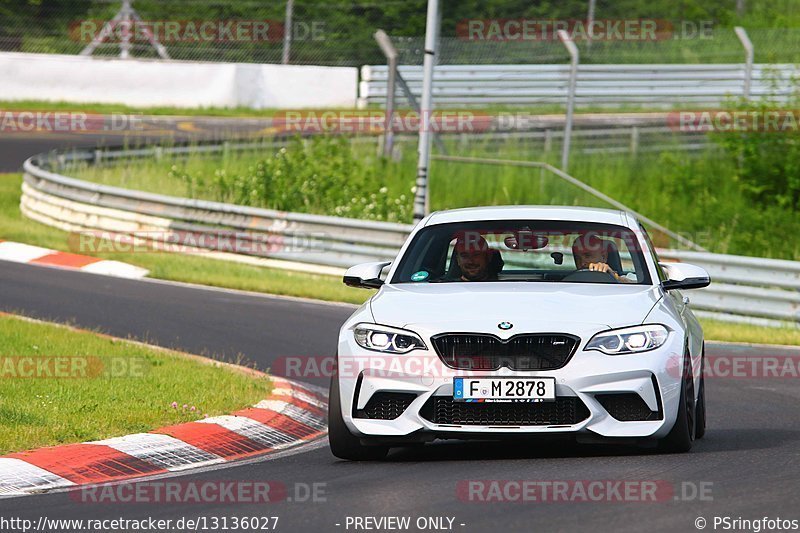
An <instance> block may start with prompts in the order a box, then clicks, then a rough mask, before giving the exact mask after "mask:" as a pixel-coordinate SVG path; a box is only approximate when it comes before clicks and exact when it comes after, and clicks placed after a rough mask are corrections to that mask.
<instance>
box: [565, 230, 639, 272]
mask: <svg viewBox="0 0 800 533" xmlns="http://www.w3.org/2000/svg"><path fill="white" fill-rule="evenodd" d="M605 244H606V241H604V240H603V239H601V238H600V237H598V236H597V235H595V234H594V233H585V234H583V235H581V236H580V237H578V238H577V239H575V241H574V242H573V243H572V258H573V259H574V260H575V268H577V269H578V270H590V271H593V272H607V273H608V274H611V276H613V277H614V279H615V280H617V281H618V282H619V283H633V281H632V280H630V279H628V278H626V277H624V276H620V275H619V274H618V273H617V272H615V271H614V270H613V269H612V268H611V267H610V266H608V251H607V249H606V246H605Z"/></svg>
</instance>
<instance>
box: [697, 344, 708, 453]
mask: <svg viewBox="0 0 800 533" xmlns="http://www.w3.org/2000/svg"><path fill="white" fill-rule="evenodd" d="M705 369H706V347H705V344H703V353H702V355H701V356H700V385H699V386H698V387H697V407H696V408H695V423H694V438H695V439H697V440H700V439H702V438H703V437H704V436H705V434H706V376H705Z"/></svg>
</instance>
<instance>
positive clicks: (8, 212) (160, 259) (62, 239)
mask: <svg viewBox="0 0 800 533" xmlns="http://www.w3.org/2000/svg"><path fill="white" fill-rule="evenodd" d="M21 184H22V177H21V176H20V175H19V174H0V239H3V240H7V241H17V242H24V243H27V244H32V245H35V246H44V247H46V248H53V249H55V250H64V251H74V250H70V247H69V233H67V232H65V231H61V230H58V229H55V228H51V227H48V226H45V225H43V224H39V223H38V222H33V221H31V220H28V219H26V218H24V217H23V216H22V214H21V213H20V211H19V199H20V186H21ZM92 255H95V256H97V257H102V258H104V259H115V260H117V261H124V262H126V263H130V264H134V265H137V266H141V267H144V268H147V269H148V270H150V276H151V277H153V278H159V279H166V280H174V281H183V282H188V283H201V284H204V285H213V286H215V287H228V288H232V289H240V290H248V291H257V292H265V293H270V294H279V295H287V296H300V297H306V298H316V299H319V300H330V301H343V302H350V303H359V304H360V303H361V302H363V301H364V300H366V299H367V297H368V296H369V294H368V292H367V291H364V290H359V289H352V288H349V287H346V286H344V285H343V284H342V282H341V280H340V279H339V278H337V277H333V276H323V275H314V274H301V273H298V272H292V271H288V270H280V269H273V268H264V267H256V266H250V265H242V264H237V263H230V262H226V261H219V260H215V259H209V258H205V257H202V256H183V255H177V254H168V253H128V252H103V253H97V254H92Z"/></svg>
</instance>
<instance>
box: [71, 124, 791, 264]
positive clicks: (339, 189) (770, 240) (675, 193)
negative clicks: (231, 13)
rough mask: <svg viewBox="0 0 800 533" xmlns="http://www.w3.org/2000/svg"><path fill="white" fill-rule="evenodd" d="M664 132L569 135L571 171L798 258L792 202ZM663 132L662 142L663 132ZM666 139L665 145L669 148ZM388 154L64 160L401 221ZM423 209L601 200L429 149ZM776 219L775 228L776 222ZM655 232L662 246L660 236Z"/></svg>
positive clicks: (135, 176)
mask: <svg viewBox="0 0 800 533" xmlns="http://www.w3.org/2000/svg"><path fill="white" fill-rule="evenodd" d="M674 141H675V140H674V139H670V138H666V139H665V140H664V142H665V143H666V145H667V148H665V149H664V150H662V151H661V152H658V153H647V152H645V153H639V154H637V155H630V154H591V155H587V154H585V153H581V152H580V150H579V149H580V146H577V147H576V148H577V149H576V150H575V153H574V154H573V156H572V158H571V161H570V173H571V174H572V175H574V176H576V177H577V178H578V179H580V180H582V181H584V182H585V183H587V184H589V185H591V186H593V187H595V188H597V189H599V190H600V191H602V192H604V193H606V194H608V195H609V196H611V197H613V198H615V199H617V200H619V201H621V202H623V203H624V204H626V205H628V206H629V207H630V208H632V209H634V210H636V211H638V212H640V213H642V214H644V215H645V216H648V217H650V218H651V219H653V220H655V221H657V222H659V223H661V224H663V225H664V226H666V227H668V228H670V229H672V230H673V231H677V232H679V233H682V234H685V235H686V236H688V237H689V238H690V239H692V240H693V241H695V242H697V243H698V244H700V245H701V246H703V247H705V248H707V249H709V250H710V251H713V252H717V253H729V254H737V255H749V256H760V257H775V258H783V259H792V260H797V259H800V240H797V239H786V238H785V235H787V234H788V235H794V234H798V233H800V217H798V216H797V212H796V211H795V210H793V209H792V208H791V206H786V205H781V204H779V203H777V202H767V201H764V202H756V201H753V199H752V196H750V195H748V191H749V190H752V188H751V189H748V188H747V187H748V186H749V185H748V184H747V183H745V182H744V181H743V180H742V179H741V177H740V172H739V170H738V169H737V168H736V164H735V163H736V162H735V157H733V156H732V155H731V154H730V153H728V152H726V151H724V150H723V149H722V148H721V147H719V146H717V145H715V144H713V143H709V146H708V147H707V148H705V149H703V150H698V151H692V152H688V151H683V150H681V149H679V147H678V146H677V145H675V144H674ZM670 143H672V144H670ZM449 145H450V146H449V153H452V154H459V155H465V156H474V157H493V158H506V159H515V160H528V161H530V160H547V161H550V162H552V163H557V162H556V161H555V159H556V158H557V157H558V156H557V154H556V151H555V150H551V151H550V152H549V153H544V152H543V150H542V146H541V143H540V142H538V143H535V142H528V141H522V142H520V141H501V142H497V141H481V140H478V141H475V140H472V139H469V140H467V141H466V142H463V143H462V142H459V141H452V142H449ZM669 146H674V147H673V148H670V147H669ZM400 152H401V154H400V157H399V159H398V160H385V159H383V158H380V157H378V156H377V155H376V148H375V145H374V144H373V143H357V144H353V145H352V146H351V145H350V144H348V143H347V142H346V141H345V140H344V139H341V138H331V139H324V138H319V139H314V140H311V141H305V142H300V141H295V142H294V143H292V144H290V145H289V146H288V147H287V148H284V149H275V148H270V149H263V150H256V151H247V152H241V153H235V154H227V155H218V156H212V157H207V156H201V155H192V156H189V157H187V158H174V159H173V158H164V159H162V160H160V161H156V160H143V161H136V162H135V164H134V163H130V164H121V165H114V166H103V167H93V166H76V167H74V168H71V169H68V172H70V173H72V174H74V175H76V176H77V177H81V178H84V179H88V180H90V181H95V182H99V183H106V184H110V185H119V186H123V187H128V188H136V189H141V190H149V191H157V192H161V193H164V194H172V195H177V196H190V197H194V198H203V199H209V200H217V201H222V202H231V203H238V204H245V205H253V206H258V207H267V208H271V209H279V210H288V211H300V212H309V213H318V214H335V215H339V216H349V217H355V218H365V219H377V220H389V221H400V222H411V217H412V201H413V190H414V189H413V185H414V176H415V175H416V153H415V149H414V146H413V145H412V144H411V143H405V144H402V145H401V150H400ZM430 176H431V184H430V204H431V208H432V209H450V208H456V207H466V206H473V205H500V204H552V205H588V206H597V207H608V204H606V203H605V202H602V201H600V200H598V199H596V198H594V197H592V196H591V195H589V194H588V193H585V192H584V191H582V190H580V189H578V188H577V187H575V186H573V185H571V184H568V183H566V182H564V181H562V180H560V179H558V178H556V177H555V176H553V175H550V174H543V173H542V172H540V171H539V170H537V169H525V168H519V167H512V166H487V165H478V164H471V163H453V162H442V161H434V162H433V163H432V165H431V172H430ZM776 228H780V231H777V230H776ZM657 244H658V245H661V246H669V245H670V243H669V241H667V240H658V239H657Z"/></svg>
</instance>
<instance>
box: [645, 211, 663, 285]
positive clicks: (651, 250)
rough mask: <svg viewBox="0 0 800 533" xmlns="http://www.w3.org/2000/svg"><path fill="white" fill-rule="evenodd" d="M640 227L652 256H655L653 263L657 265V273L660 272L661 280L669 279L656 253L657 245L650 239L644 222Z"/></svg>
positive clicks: (659, 277)
mask: <svg viewBox="0 0 800 533" xmlns="http://www.w3.org/2000/svg"><path fill="white" fill-rule="evenodd" d="M639 229H640V230H641V231H642V235H644V240H645V242H647V247H648V248H650V257H652V258H653V263H655V265H656V273H657V274H658V279H659V281H662V282H663V281H667V275H666V274H664V270H663V269H662V268H661V265H659V264H658V255H656V247H655V246H653V241H651V240H650V234H648V233H647V230H646V229H644V226H642V223H641V222H640V223H639Z"/></svg>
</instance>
